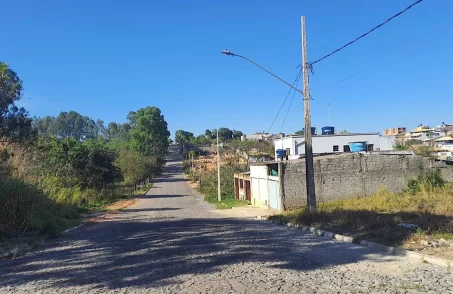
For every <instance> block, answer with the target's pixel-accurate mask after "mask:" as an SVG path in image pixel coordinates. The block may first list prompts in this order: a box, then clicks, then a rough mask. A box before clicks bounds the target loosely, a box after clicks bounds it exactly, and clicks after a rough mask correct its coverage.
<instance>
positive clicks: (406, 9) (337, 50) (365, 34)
mask: <svg viewBox="0 0 453 294" xmlns="http://www.w3.org/2000/svg"><path fill="white" fill-rule="evenodd" d="M422 1H423V0H418V1H416V2H414V3H412V4H411V5H409V6H408V7H406V8H405V9H404V10H402V11H400V12H398V13H397V14H395V15H393V16H392V17H390V18H388V19H387V20H386V21H384V22H382V23H380V24H378V25H377V26H375V27H374V28H372V29H371V30H369V31H368V32H366V33H364V34H362V35H360V36H359V37H357V38H356V39H354V40H352V41H351V42H349V43H347V44H345V45H343V46H342V47H340V48H338V49H336V50H334V51H332V52H331V53H329V54H327V55H325V56H324V57H321V58H319V59H317V60H315V61H314V62H309V64H308V65H309V68H310V69H311V70H313V65H314V64H316V63H318V62H320V61H322V60H324V59H326V58H327V57H330V56H332V55H333V54H335V53H337V52H339V51H341V50H343V49H344V48H346V47H348V46H349V45H352V44H353V43H355V42H357V41H358V40H360V39H362V38H363V37H366V36H367V35H369V34H371V33H372V32H373V31H375V30H376V29H378V28H380V27H382V26H383V25H385V24H386V23H388V22H390V21H391V20H393V19H394V18H396V17H398V16H400V15H401V14H403V13H404V12H406V11H408V10H409V9H411V8H412V7H414V6H415V5H417V4H419V3H420V2H422Z"/></svg>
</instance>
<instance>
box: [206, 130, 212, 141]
mask: <svg viewBox="0 0 453 294" xmlns="http://www.w3.org/2000/svg"><path fill="white" fill-rule="evenodd" d="M204 135H205V136H206V138H208V139H212V132H211V131H210V130H208V129H206V131H204Z"/></svg>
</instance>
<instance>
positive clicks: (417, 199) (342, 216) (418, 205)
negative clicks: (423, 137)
mask: <svg viewBox="0 0 453 294" xmlns="http://www.w3.org/2000/svg"><path fill="white" fill-rule="evenodd" d="M273 218H274V219H276V220H281V221H284V222H295V223H300V224H303V225H315V226H325V227H328V228H329V229H332V230H333V231H337V232H341V233H345V232H346V233H350V234H351V235H353V236H360V237H361V238H365V239H367V240H377V241H382V242H384V243H387V244H389V245H394V244H401V242H403V241H404V240H405V239H407V238H409V237H410V235H411V234H412V233H414V232H411V231H407V230H404V229H402V228H401V227H400V226H398V224H401V223H411V224H415V225H417V226H418V227H419V230H422V231H423V232H425V233H427V234H439V233H442V234H450V235H453V183H446V182H445V181H444V180H443V179H442V177H441V176H440V172H439V171H438V170H421V171H420V174H419V175H418V176H417V178H415V179H413V180H411V181H409V183H408V188H407V191H406V192H403V193H392V192H389V191H388V190H385V189H382V190H379V191H378V192H376V193H375V194H374V195H372V196H369V197H358V198H354V199H348V200H341V201H335V202H329V203H324V204H319V205H318V213H317V214H310V213H309V212H308V211H307V208H306V207H302V208H301V209H298V210H294V211H289V212H285V213H283V214H281V215H278V216H274V217H273Z"/></svg>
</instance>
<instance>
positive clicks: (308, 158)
mask: <svg viewBox="0 0 453 294" xmlns="http://www.w3.org/2000/svg"><path fill="white" fill-rule="evenodd" d="M302 27H303V28H302V32H303V41H304V44H303V54H302V56H303V65H302V66H303V71H304V89H305V90H306V91H307V95H305V93H304V92H303V91H302V90H299V89H297V88H296V87H294V86H293V85H291V84H290V83H288V82H287V81H285V80H284V79H282V78H280V77H279V76H277V75H276V74H274V73H272V72H270V71H269V70H267V69H265V68H264V67H262V66H261V65H259V64H258V63H256V62H254V61H253V60H251V59H249V58H247V57H245V56H242V55H239V54H236V53H233V52H231V51H230V50H228V49H226V50H223V51H221V52H220V53H222V54H225V55H228V56H236V57H240V58H242V59H245V60H247V61H248V62H250V63H252V64H254V65H256V66H257V67H259V68H260V69H262V70H264V71H265V72H267V73H268V74H270V75H272V76H273V77H275V78H277V79H278V80H280V81H281V82H283V83H285V84H286V85H288V86H290V87H291V88H293V89H294V90H296V91H297V92H299V93H300V94H302V97H303V98H304V112H305V113H304V120H305V131H304V137H305V144H304V146H305V168H306V172H305V180H306V190H307V204H308V207H309V210H310V212H312V213H316V196H315V175H314V170H313V147H312V138H311V115H310V104H309V103H310V101H309V100H310V97H309V96H310V95H309V91H308V64H307V62H306V51H305V50H306V46H305V28H304V19H302ZM282 142H283V138H282Z"/></svg>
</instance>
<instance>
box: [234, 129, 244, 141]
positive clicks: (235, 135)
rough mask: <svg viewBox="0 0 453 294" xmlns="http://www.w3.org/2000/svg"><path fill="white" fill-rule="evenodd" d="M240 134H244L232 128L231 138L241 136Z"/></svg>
mask: <svg viewBox="0 0 453 294" xmlns="http://www.w3.org/2000/svg"><path fill="white" fill-rule="evenodd" d="M242 135H244V133H242V132H241V131H236V130H233V138H234V139H237V138H240V137H242Z"/></svg>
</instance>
